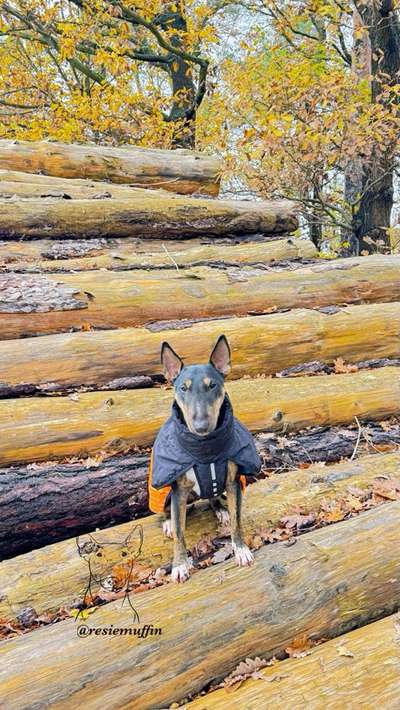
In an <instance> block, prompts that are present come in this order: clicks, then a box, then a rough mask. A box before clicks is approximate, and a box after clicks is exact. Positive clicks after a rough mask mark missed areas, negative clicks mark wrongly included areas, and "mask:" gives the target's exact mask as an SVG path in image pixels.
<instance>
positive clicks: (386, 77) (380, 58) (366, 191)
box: [345, 0, 400, 254]
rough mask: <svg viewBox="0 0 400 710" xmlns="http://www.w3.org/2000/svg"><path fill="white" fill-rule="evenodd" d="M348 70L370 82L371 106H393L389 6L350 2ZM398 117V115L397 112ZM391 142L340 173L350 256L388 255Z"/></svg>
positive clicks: (393, 22) (396, 52) (399, 53)
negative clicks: (349, 221) (350, 66)
mask: <svg viewBox="0 0 400 710" xmlns="http://www.w3.org/2000/svg"><path fill="white" fill-rule="evenodd" d="M355 6H356V7H355V10H354V31H355V33H356V32H358V33H359V32H360V30H361V31H362V28H364V36H358V37H355V40H354V43H355V44H354V53H353V65H354V66H353V68H354V73H355V76H359V77H360V78H362V79H365V78H370V80H371V103H372V104H381V105H382V106H383V107H386V108H389V107H390V101H393V105H394V106H396V105H397V106H398V104H399V101H398V97H396V96H394V95H393V96H391V95H390V91H389V94H388V93H387V89H388V88H389V87H394V86H395V85H397V84H398V83H399V70H400V23H399V20H398V16H397V13H396V10H395V3H394V2H393V1H392V0H382V1H380V2H372V0H368V2H356V3H355ZM397 113H398V112H397ZM396 144H397V136H396V137H395V138H394V139H388V140H387V141H386V143H385V142H384V141H382V139H381V138H380V139H379V143H376V144H375V145H372V148H371V151H370V152H368V153H367V154H366V155H365V156H357V157H356V158H355V159H354V160H352V161H351V162H350V164H349V166H348V167H347V169H346V174H345V180H346V185H345V199H346V201H347V202H348V203H349V204H350V205H352V213H353V216H352V230H351V233H350V236H349V239H348V241H349V246H348V247H346V248H345V251H346V252H347V253H350V254H357V253H362V252H367V253H375V252H379V251H381V252H382V251H383V252H386V253H387V252H390V248H391V245H390V236H389V235H388V232H387V230H388V228H389V227H390V217H391V211H392V207H393V175H394V168H395V159H396Z"/></svg>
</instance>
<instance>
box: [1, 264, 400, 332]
mask: <svg viewBox="0 0 400 710" xmlns="http://www.w3.org/2000/svg"><path fill="white" fill-rule="evenodd" d="M0 284H1V291H2V293H1V301H0V314H1V318H0V339H3V340H4V339H6V338H16V337H21V336H27V335H40V334H42V335H44V334H46V333H55V332H62V331H66V330H70V329H71V328H75V329H76V328H78V329H80V328H83V329H84V330H88V329H90V328H118V327H126V326H136V325H142V324H144V323H147V322H149V321H157V320H160V319H163V320H176V319H182V318H190V319H198V318H206V319H208V318H211V317H215V316H228V315H247V314H250V315H251V314H253V315H254V314H261V313H265V312H271V311H274V310H279V309H284V308H286V309H287V308H301V307H305V308H316V307H322V306H331V305H332V304H343V303H371V302H376V301H386V302H389V301H398V300H400V256H383V255H378V256H370V257H359V258H353V259H340V260H339V259H338V260H337V261H334V262H328V263H323V264H317V265H313V266H307V267H302V268H300V269H297V270H296V271H289V272H288V271H284V272H270V273H266V272H265V270H263V269H257V268H254V267H253V268H251V269H234V268H232V269H227V270H218V269H210V268H207V267H198V268H196V269H191V270H187V271H182V272H180V271H178V272H176V271H174V272H170V271H147V272H145V271H135V272H134V273H133V272H119V273H113V272H103V271H88V272H82V273H79V274H65V275H63V276H62V277H60V275H48V274H46V275H38V276H36V275H24V274H2V275H1V276H0ZM330 312H332V310H330Z"/></svg>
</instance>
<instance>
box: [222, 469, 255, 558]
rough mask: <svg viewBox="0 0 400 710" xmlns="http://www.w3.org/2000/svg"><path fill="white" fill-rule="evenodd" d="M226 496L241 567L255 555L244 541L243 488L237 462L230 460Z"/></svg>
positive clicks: (236, 556)
mask: <svg viewBox="0 0 400 710" xmlns="http://www.w3.org/2000/svg"><path fill="white" fill-rule="evenodd" d="M226 498H227V502H228V510H229V517H230V520H231V535H232V548H233V552H234V553H235V559H236V564H238V565H239V567H244V566H246V565H251V564H253V562H254V557H253V555H252V553H251V552H250V550H249V548H248V547H247V545H246V544H245V543H244V542H243V533H242V489H241V486H240V480H239V476H238V469H237V466H236V464H235V463H233V462H232V461H228V472H227V477H226Z"/></svg>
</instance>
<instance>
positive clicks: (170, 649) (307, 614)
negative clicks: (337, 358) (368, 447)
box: [0, 502, 400, 710]
mask: <svg viewBox="0 0 400 710" xmlns="http://www.w3.org/2000/svg"><path fill="white" fill-rule="evenodd" d="M399 546H400V502H393V503H388V504H387V505H385V515H384V516H383V515H382V510H381V509H379V508H378V509H377V510H371V511H369V512H366V513H363V514H362V515H359V516H358V517H357V518H354V519H352V520H349V521H346V522H343V523H340V524H337V525H332V526H329V527H327V528H323V529H321V530H317V531H315V532H312V533H310V534H308V535H305V536H303V537H301V538H299V539H298V540H297V543H296V545H293V546H290V547H287V546H285V544H281V543H278V544H276V545H271V546H269V547H266V548H262V549H260V550H258V552H256V561H255V565H254V566H253V567H250V568H247V569H243V568H238V567H236V566H235V564H234V563H233V562H232V561H229V562H226V563H222V564H221V565H219V566H218V567H217V568H215V569H213V568H211V569H206V570H201V571H200V572H198V573H197V574H195V575H194V576H193V577H192V578H191V580H190V581H189V582H187V583H186V584H184V585H174V584H169V585H165V586H163V587H161V588H160V589H155V590H152V591H149V592H145V593H143V594H136V595H135V597H134V600H133V601H134V606H135V608H136V610H137V613H138V615H139V618H140V624H139V626H138V625H137V624H135V621H134V618H133V612H132V609H130V608H129V606H128V604H125V605H124V606H122V607H121V601H118V602H113V603H110V604H106V605H105V606H103V607H100V608H98V609H97V610H96V612H95V613H94V614H93V615H91V616H90V617H89V619H88V620H86V621H85V622H82V624H83V625H84V627H85V628H83V632H82V629H81V631H80V632H79V631H78V632H77V626H78V628H79V623H80V622H78V624H77V622H75V620H66V621H63V622H60V623H59V624H55V625H53V626H50V627H47V628H44V629H41V630H39V631H35V632H33V633H31V634H27V635H26V636H22V637H19V638H17V639H12V640H9V641H7V642H6V643H4V644H3V645H2V664H1V671H0V674H1V675H0V696H1V698H2V702H3V704H4V705H5V707H7V710H17V709H18V710H20V709H21V707H30V708H32V707H40V706H44V705H47V706H53V707H57V708H58V709H59V710H61V708H71V707H80V706H82V707H98V706H100V705H103V704H104V700H105V699H106V700H107V703H108V705H109V707H113V708H121V707H129V708H131V709H132V710H133V709H135V710H145V709H146V708H160V707H161V708H163V707H168V706H169V705H170V704H171V703H173V702H176V701H178V700H180V699H181V698H183V697H185V696H186V695H187V694H188V693H189V692H190V693H195V692H197V691H200V690H201V689H202V688H203V687H204V686H206V685H207V684H208V683H209V682H210V681H212V680H213V679H215V678H221V677H224V676H226V675H227V674H228V673H229V672H231V671H232V670H233V669H234V668H235V666H236V665H237V664H238V662H239V661H240V660H242V659H243V658H247V657H252V656H265V657H267V658H268V657H271V656H272V655H274V654H277V653H280V652H282V650H283V649H285V648H287V647H288V646H289V645H290V643H291V642H292V641H293V638H295V637H297V636H300V635H302V634H313V636H314V637H323V638H330V637H334V636H337V635H340V634H343V633H346V632H348V631H350V630H352V629H353V628H355V627H357V626H359V625H360V624H365V623H367V622H368V621H370V620H376V619H379V618H380V617H382V616H384V615H388V614H391V613H393V612H395V611H396V609H397V608H398V603H399V602H398V600H399V596H400V558H399V554H398V550H399ZM146 624H147V625H150V624H151V625H152V630H154V629H161V633H160V634H158V633H156V634H148V635H147V636H146V638H145V637H144V635H143V636H142V637H141V638H140V637H138V636H136V638H132V637H131V636H130V634H129V631H127V632H124V631H120V632H119V631H118V629H123V628H124V627H126V628H136V629H137V630H138V629H139V628H140V629H142V628H144V626H145V625H146ZM87 629H89V631H87V633H88V636H87V637H86V638H80V637H79V634H80V635H83V633H85V632H86V630H87ZM90 629H93V631H92V632H90ZM96 629H98V631H97V633H96V631H95V630H96ZM101 629H110V631H109V632H107V630H106V631H105V632H102V630H101ZM115 630H117V631H115ZM108 633H109V634H110V636H109V637H106V638H104V636H107V635H108ZM142 633H143V634H144V632H142ZM27 659H30V662H29V663H27V662H26V660H27Z"/></svg>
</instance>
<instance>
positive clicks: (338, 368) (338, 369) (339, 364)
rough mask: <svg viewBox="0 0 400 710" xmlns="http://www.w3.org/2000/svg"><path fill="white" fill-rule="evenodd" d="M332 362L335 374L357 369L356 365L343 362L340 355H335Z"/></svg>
mask: <svg viewBox="0 0 400 710" xmlns="http://www.w3.org/2000/svg"><path fill="white" fill-rule="evenodd" d="M333 364H334V366H335V373H336V374H346V373H347V372H357V371H358V367H357V365H350V364H349V363H345V361H344V360H343V358H342V357H337V358H336V360H334V361H333Z"/></svg>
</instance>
